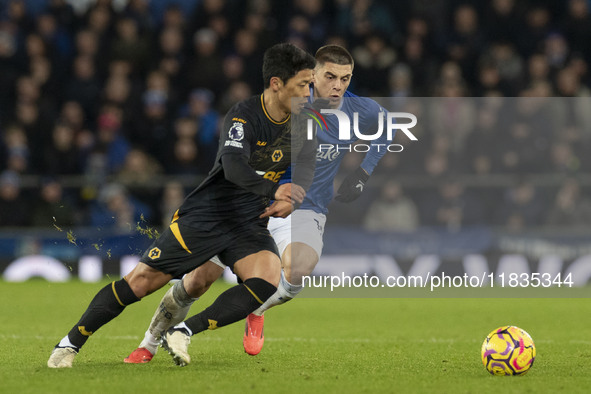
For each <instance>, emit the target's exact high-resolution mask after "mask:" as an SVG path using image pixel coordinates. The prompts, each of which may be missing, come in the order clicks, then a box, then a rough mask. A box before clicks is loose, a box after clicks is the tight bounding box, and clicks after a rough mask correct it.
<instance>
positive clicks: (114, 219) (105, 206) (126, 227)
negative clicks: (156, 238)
mask: <svg viewBox="0 0 591 394" xmlns="http://www.w3.org/2000/svg"><path fill="white" fill-rule="evenodd" d="M90 216H91V218H90V222H91V224H92V225H93V226H97V227H100V228H102V229H105V228H113V229H119V230H122V231H129V232H131V231H132V230H133V229H135V227H136V225H137V223H140V222H142V221H143V220H146V221H148V222H149V220H150V218H151V211H150V209H149V208H148V206H146V205H145V204H142V203H141V202H139V201H137V200H135V199H134V198H132V197H131V196H130V195H129V193H128V191H127V189H126V188H125V187H124V186H122V185H120V184H117V183H111V184H107V185H105V186H104V187H103V188H102V189H101V190H100V191H99V197H98V200H97V201H95V203H94V204H93V206H92V208H91V212H90ZM142 218H143V219H142Z"/></svg>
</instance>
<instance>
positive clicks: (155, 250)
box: [148, 248, 162, 260]
mask: <svg viewBox="0 0 591 394" xmlns="http://www.w3.org/2000/svg"><path fill="white" fill-rule="evenodd" d="M160 253H162V251H161V250H160V249H159V248H152V249H150V251H149V252H148V257H149V258H151V259H152V260H156V259H157V258H159V257H160Z"/></svg>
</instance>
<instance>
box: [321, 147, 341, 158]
mask: <svg viewBox="0 0 591 394" xmlns="http://www.w3.org/2000/svg"><path fill="white" fill-rule="evenodd" d="M340 155H341V152H339V151H338V150H337V149H335V148H334V146H331V147H330V148H329V149H321V148H320V147H319V148H318V151H317V152H316V161H322V160H328V161H333V160H336V159H337V157H339V156H340Z"/></svg>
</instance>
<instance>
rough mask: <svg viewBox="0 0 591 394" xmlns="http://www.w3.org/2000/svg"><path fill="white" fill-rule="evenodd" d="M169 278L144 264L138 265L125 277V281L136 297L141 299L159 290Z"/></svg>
mask: <svg viewBox="0 0 591 394" xmlns="http://www.w3.org/2000/svg"><path fill="white" fill-rule="evenodd" d="M170 279H171V276H170V275H168V274H165V273H163V272H160V271H158V270H156V269H154V268H151V267H149V266H147V265H146V264H143V263H139V264H138V265H137V266H135V268H134V269H133V270H132V271H131V272H130V273H129V274H127V275H126V276H125V280H126V281H127V283H128V284H129V287H130V288H131V290H132V291H133V293H134V294H135V296H136V297H138V298H143V297H145V296H147V295H149V294H152V293H153V292H154V291H156V290H158V289H160V288H161V287H162V286H164V285H165V284H166V283H168V281H170Z"/></svg>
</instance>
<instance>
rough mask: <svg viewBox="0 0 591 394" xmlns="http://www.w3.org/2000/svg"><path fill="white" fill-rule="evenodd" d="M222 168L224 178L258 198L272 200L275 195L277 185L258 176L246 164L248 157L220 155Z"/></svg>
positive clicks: (229, 154) (233, 154) (228, 154)
mask: <svg viewBox="0 0 591 394" xmlns="http://www.w3.org/2000/svg"><path fill="white" fill-rule="evenodd" d="M221 160H222V167H223V168H224V176H225V178H226V179H227V180H228V181H230V182H232V183H234V184H235V185H238V186H240V187H242V188H243V189H246V190H248V191H249V192H251V193H254V194H257V195H259V196H265V197H269V198H271V199H272V198H274V197H275V195H276V194H277V190H278V185H277V183H275V182H273V181H270V180H268V179H265V178H263V177H261V176H260V175H258V174H257V173H256V171H255V170H254V169H253V168H252V167H251V166H250V165H249V164H248V156H246V155H244V154H242V153H240V152H238V153H225V154H224V155H222V158H221Z"/></svg>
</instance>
